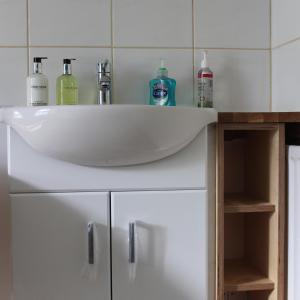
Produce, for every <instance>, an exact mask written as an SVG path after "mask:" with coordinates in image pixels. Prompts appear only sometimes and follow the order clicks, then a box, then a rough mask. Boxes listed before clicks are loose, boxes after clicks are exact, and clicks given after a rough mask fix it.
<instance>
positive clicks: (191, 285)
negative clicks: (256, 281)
mask: <svg viewBox="0 0 300 300" xmlns="http://www.w3.org/2000/svg"><path fill="white" fill-rule="evenodd" d="M7 134H8V174H9V189H10V199H11V204H12V240H13V299H14V300H41V299H42V300H82V299H88V300H182V299H189V300H214V278H215V207H214V206H215V176H214V171H215V161H214V157H215V148H214V144H215V135H214V127H213V126H208V127H205V128H204V129H203V130H202V131H201V132H200V133H199V135H198V136H197V137H196V138H195V139H194V140H193V141H192V142H191V143H190V144H189V145H188V146H187V147H185V148H184V149H183V150H181V151H179V152H178V153H176V154H174V155H172V156H170V157H166V158H164V159H162V160H160V161H155V162H152V163H148V164H141V165H137V166H128V167H103V168H101V167H87V166H80V165H75V164H72V163H69V162H65V161H60V160H57V159H54V158H51V157H48V156H46V155H44V154H42V153H39V152H38V151H36V150H34V149H33V148H31V146H29V145H28V144H27V143H26V142H25V141H24V140H23V139H22V138H21V137H20V136H19V135H18V134H17V133H16V132H15V131H14V130H13V129H11V128H9V129H8V133H7ZM89 224H94V226H95V227H94V229H95V230H94V231H93V235H92V236H93V242H94V245H93V247H92V249H93V250H94V259H95V262H94V264H90V263H89V259H90V257H91V255H90V252H91V251H90V250H91V244H90V238H91V234H90V231H89V230H88V229H89V227H88V225H89ZM129 228H130V230H129Z"/></svg>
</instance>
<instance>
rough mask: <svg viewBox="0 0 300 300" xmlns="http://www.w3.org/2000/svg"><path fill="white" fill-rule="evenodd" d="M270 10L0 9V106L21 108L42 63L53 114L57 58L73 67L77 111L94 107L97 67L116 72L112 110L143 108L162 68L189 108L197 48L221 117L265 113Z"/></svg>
mask: <svg viewBox="0 0 300 300" xmlns="http://www.w3.org/2000/svg"><path fill="white" fill-rule="evenodd" d="M269 2H270V0H251V1H249V0H226V1H221V0H151V1H150V0H85V1H84V0H0V105H25V104H26V99H25V88H26V87H25V77H26V76H27V73H28V70H31V61H32V57H33V56H39V55H42V56H44V55H46V56H48V57H49V60H48V61H47V62H46V63H45V65H44V71H45V73H46V74H47V75H48V76H49V79H50V98H51V103H52V104H54V101H55V99H54V95H55V79H56V77H57V76H58V75H59V74H60V73H61V69H62V66H61V64H62V58H63V57H76V58H77V59H78V61H76V62H75V63H74V67H73V69H74V74H75V75H76V76H77V77H78V79H79V89H80V92H79V93H80V102H81V103H87V104H88V103H94V102H95V100H96V91H95V78H96V62H97V60H98V58H100V57H107V58H109V59H110V60H111V61H112V62H113V71H114V78H113V79H114V102H115V103H141V104H142V103H147V102H148V81H149V80H150V79H151V78H152V77H153V76H154V74H155V71H156V69H157V66H158V63H159V58H165V59H166V61H167V64H168V66H169V71H170V76H172V77H174V78H176V79H177V84H178V90H177V102H178V104H179V105H192V102H193V97H194V94H195V92H194V89H195V82H194V77H195V76H194V75H195V72H196V70H197V69H198V67H199V64H200V58H201V55H200V54H201V53H200V49H201V48H207V49H208V50H209V59H210V62H211V66H212V68H213V70H214V71H215V74H216V78H215V106H216V108H217V109H219V110H221V111H267V110H269V108H270V51H269V48H270V4H269Z"/></svg>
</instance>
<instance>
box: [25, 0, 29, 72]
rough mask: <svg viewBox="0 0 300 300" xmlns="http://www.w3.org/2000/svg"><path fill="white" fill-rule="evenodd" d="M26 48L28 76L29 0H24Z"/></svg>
mask: <svg viewBox="0 0 300 300" xmlns="http://www.w3.org/2000/svg"><path fill="white" fill-rule="evenodd" d="M26 43H27V45H26V50H27V76H29V64H30V48H29V0H26Z"/></svg>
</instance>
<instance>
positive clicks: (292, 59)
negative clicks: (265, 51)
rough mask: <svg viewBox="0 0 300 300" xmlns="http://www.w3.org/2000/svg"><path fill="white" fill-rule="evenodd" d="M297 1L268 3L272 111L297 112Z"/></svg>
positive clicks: (299, 37)
mask: <svg viewBox="0 0 300 300" xmlns="http://www.w3.org/2000/svg"><path fill="white" fill-rule="evenodd" d="M299 12H300V1H299V0H272V110H274V111H300V96H299V86H300V75H299V70H300V19H299Z"/></svg>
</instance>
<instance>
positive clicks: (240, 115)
mask: <svg viewBox="0 0 300 300" xmlns="http://www.w3.org/2000/svg"><path fill="white" fill-rule="evenodd" d="M218 122H219V123H300V112H220V113H218Z"/></svg>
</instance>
